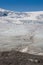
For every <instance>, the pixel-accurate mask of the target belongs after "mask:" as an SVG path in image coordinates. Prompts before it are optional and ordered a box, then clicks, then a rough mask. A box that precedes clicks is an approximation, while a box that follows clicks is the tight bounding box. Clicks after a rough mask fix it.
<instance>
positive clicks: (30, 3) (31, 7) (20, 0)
mask: <svg viewBox="0 0 43 65" xmlns="http://www.w3.org/2000/svg"><path fill="white" fill-rule="evenodd" d="M0 8H4V9H8V10H14V11H43V0H0Z"/></svg>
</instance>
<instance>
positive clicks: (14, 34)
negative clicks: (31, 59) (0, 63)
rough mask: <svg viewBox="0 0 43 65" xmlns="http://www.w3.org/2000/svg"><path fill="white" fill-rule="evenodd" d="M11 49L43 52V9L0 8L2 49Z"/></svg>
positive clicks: (0, 42)
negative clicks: (16, 10) (33, 10)
mask: <svg viewBox="0 0 43 65" xmlns="http://www.w3.org/2000/svg"><path fill="white" fill-rule="evenodd" d="M11 49H15V50H17V51H20V52H24V53H30V54H31V53H32V54H38V55H42V54H43V11H35V12H14V11H10V10H5V9H2V8H0V51H6V50H11Z"/></svg>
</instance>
